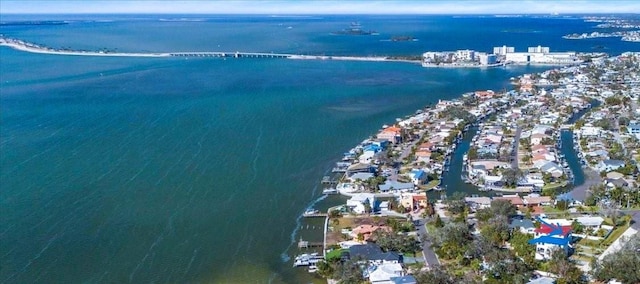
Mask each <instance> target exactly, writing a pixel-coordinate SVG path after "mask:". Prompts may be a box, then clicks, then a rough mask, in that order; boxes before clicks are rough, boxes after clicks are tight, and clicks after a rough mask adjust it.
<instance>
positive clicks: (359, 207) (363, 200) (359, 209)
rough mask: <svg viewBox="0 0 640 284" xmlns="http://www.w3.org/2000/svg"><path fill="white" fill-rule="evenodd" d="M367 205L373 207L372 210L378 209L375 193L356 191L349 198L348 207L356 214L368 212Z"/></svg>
mask: <svg viewBox="0 0 640 284" xmlns="http://www.w3.org/2000/svg"><path fill="white" fill-rule="evenodd" d="M367 205H368V206H369V208H370V209H371V212H374V211H375V210H376V198H375V195H374V194H373V193H356V194H353V195H352V196H351V198H350V199H349V200H347V208H349V209H351V210H352V211H353V212H354V213H356V214H364V213H367V212H366V207H367Z"/></svg>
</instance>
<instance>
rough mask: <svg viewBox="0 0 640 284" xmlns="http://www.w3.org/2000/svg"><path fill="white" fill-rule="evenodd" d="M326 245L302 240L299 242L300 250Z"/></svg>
mask: <svg viewBox="0 0 640 284" xmlns="http://www.w3.org/2000/svg"><path fill="white" fill-rule="evenodd" d="M323 246H324V243H322V242H310V241H304V240H302V239H300V241H298V248H311V247H323Z"/></svg>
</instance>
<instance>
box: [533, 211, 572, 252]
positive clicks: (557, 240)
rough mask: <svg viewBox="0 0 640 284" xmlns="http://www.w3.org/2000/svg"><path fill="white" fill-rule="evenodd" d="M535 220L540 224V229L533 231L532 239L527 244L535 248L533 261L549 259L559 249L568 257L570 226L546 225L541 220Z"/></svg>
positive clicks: (546, 223)
mask: <svg viewBox="0 0 640 284" xmlns="http://www.w3.org/2000/svg"><path fill="white" fill-rule="evenodd" d="M537 220H538V222H540V228H537V229H535V230H534V233H535V235H534V238H533V239H531V240H529V244H532V245H535V246H536V254H535V259H537V260H544V259H551V255H552V254H553V251H554V250H556V249H561V250H563V251H564V252H565V255H568V254H569V248H570V247H571V246H570V242H571V226H570V225H569V226H562V225H560V224H552V223H548V222H546V221H545V220H544V219H542V218H538V219H537Z"/></svg>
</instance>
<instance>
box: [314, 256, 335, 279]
mask: <svg viewBox="0 0 640 284" xmlns="http://www.w3.org/2000/svg"><path fill="white" fill-rule="evenodd" d="M316 267H318V275H320V276H322V277H324V278H331V277H332V276H333V273H334V272H335V268H334V267H333V266H332V265H331V264H329V263H328V262H326V261H324V260H323V261H319V262H318V263H317V264H316Z"/></svg>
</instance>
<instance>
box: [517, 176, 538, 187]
mask: <svg viewBox="0 0 640 284" xmlns="http://www.w3.org/2000/svg"><path fill="white" fill-rule="evenodd" d="M518 185H533V186H535V187H543V186H544V179H543V177H542V174H541V173H529V174H527V175H525V176H524V178H523V179H522V180H520V181H519V182H518Z"/></svg>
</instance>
